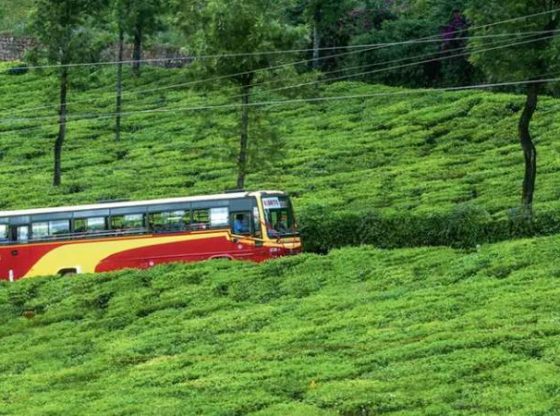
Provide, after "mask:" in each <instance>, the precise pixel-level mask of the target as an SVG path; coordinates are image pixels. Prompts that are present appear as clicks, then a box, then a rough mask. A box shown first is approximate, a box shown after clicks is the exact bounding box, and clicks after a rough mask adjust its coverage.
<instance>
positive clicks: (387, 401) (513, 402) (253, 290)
mask: <svg viewBox="0 0 560 416" xmlns="http://www.w3.org/2000/svg"><path fill="white" fill-rule="evenodd" d="M559 256H560V238H558V237H550V238H540V239H533V240H520V241H517V242H510V243H501V244H497V245H493V246H484V247H482V248H481V249H480V251H478V252H477V251H474V252H461V251H454V250H451V249H445V248H425V249H406V250H394V251H384V250H379V249H373V248H368V247H362V248H348V249H342V250H335V251H333V252H332V253H331V254H329V255H328V256H316V255H301V256H297V257H293V258H285V259H282V260H279V261H273V262H269V263H265V264H261V265H255V264H248V263H238V262H233V263H227V262H208V263H203V264H198V265H171V266H165V267H158V268H154V269H152V270H149V271H124V272H118V273H112V274H105V275H95V276H84V275H81V276H76V277H73V278H57V277H51V278H36V279H29V280H24V281H20V282H17V283H15V284H11V285H10V284H6V283H4V284H0V338H1V344H2V348H1V350H0V374H1V375H2V376H1V377H0V391H1V394H0V409H1V410H0V413H1V414H3V415H20V414H26V415H47V414H53V415H54V414H67V415H71V414H76V415H78V414H79V415H89V414H91V415H93V414H106V415H128V414H134V415H137V414H142V415H161V414H166V415H173V414H176V415H184V414H193V415H194V414H205V415H241V414H251V415H253V414H254V415H287V414H290V415H334V414H343V415H373V414H390V415H445V416H450V415H475V414H477V415H480V414H485V415H505V414H507V415H532V416H534V415H553V414H556V413H555V412H556V411H557V409H558V408H559V406H560V401H559V398H558V397H559V395H558V392H559V391H560V373H559V372H558V365H559V363H558V352H559V351H558V348H559V347H558V346H559V345H560V344H559V341H560V326H559V325H558V317H559V316H560V306H558V302H557V299H558V296H559V295H560V289H559V285H558V278H559V277H560V268H559V267H558V264H556V263H555V262H554V261H551V260H552V259H557V258H559Z"/></svg>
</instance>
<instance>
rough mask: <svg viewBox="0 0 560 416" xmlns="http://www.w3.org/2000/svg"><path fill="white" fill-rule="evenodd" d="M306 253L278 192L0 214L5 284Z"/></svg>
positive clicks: (283, 196) (287, 202) (1, 269)
mask: <svg viewBox="0 0 560 416" xmlns="http://www.w3.org/2000/svg"><path fill="white" fill-rule="evenodd" d="M300 251H301V240H300V236H299V234H298V232H297V229H296V225H295V219H294V213H293V209H292V204H291V202H290V198H289V197H288V195H286V194H285V193H283V192H280V191H257V192H235V193H225V194H220V195H205V196H194V197H186V198H172V199H156V200H148V201H136V202H107V203H101V204H94V205H80V206H70V207H57V208H44V209H28V210H18V211H4V212H0V279H1V280H10V281H14V280H17V279H21V278H26V277H33V276H42V275H53V274H61V275H64V274H74V273H92V272H105V271H111V270H119V269H124V268H148V267H152V266H154V265H156V264H162V263H168V262H176V261H180V262H189V261H198V260H206V259H221V258H224V259H246V260H252V261H263V260H267V259H271V258H275V257H280V256H284V255H290V254H297V253H299V252H300Z"/></svg>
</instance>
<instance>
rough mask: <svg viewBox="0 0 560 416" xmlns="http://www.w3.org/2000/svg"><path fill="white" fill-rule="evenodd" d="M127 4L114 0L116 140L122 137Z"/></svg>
mask: <svg viewBox="0 0 560 416" xmlns="http://www.w3.org/2000/svg"><path fill="white" fill-rule="evenodd" d="M125 6H126V4H125V2H124V1H123V0H114V2H113V15H114V18H115V21H116V26H117V79H116V87H115V89H116V105H115V140H116V141H119V140H120V139H121V113H122V68H123V57H124V33H125V30H126V8H125Z"/></svg>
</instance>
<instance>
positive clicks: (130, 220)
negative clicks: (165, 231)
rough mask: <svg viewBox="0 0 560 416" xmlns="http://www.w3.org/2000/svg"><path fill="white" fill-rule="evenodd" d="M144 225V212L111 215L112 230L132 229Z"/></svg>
mask: <svg viewBox="0 0 560 416" xmlns="http://www.w3.org/2000/svg"><path fill="white" fill-rule="evenodd" d="M143 227H144V215H143V214H127V215H115V216H112V217H111V229H112V230H132V229H141V228H143Z"/></svg>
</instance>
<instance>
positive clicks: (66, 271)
mask: <svg viewBox="0 0 560 416" xmlns="http://www.w3.org/2000/svg"><path fill="white" fill-rule="evenodd" d="M58 274H59V275H60V276H72V275H75V274H78V271H77V270H76V269H61V270H59V271H58Z"/></svg>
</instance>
